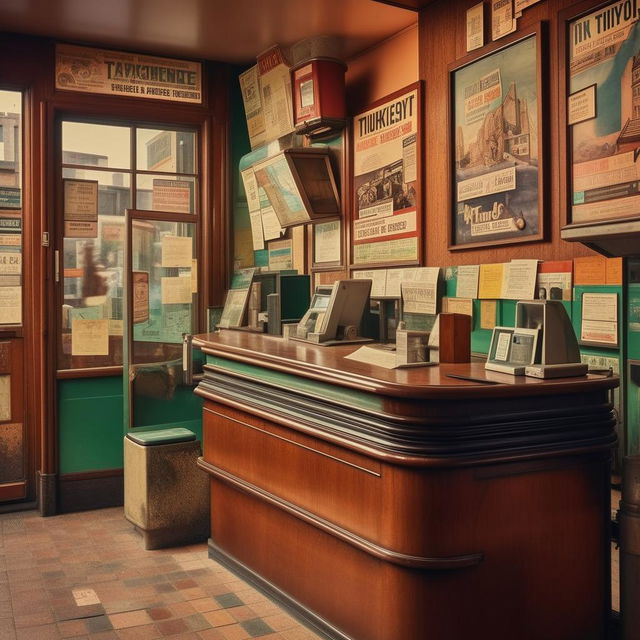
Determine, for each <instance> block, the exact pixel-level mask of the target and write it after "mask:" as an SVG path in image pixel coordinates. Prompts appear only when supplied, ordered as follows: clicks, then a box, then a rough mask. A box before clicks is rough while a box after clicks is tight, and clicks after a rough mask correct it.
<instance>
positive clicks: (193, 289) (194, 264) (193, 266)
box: [191, 259, 198, 293]
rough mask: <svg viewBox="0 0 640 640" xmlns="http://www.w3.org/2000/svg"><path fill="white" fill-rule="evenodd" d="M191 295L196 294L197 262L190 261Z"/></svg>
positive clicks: (194, 260)
mask: <svg viewBox="0 0 640 640" xmlns="http://www.w3.org/2000/svg"><path fill="white" fill-rule="evenodd" d="M191 293H198V261H197V260H196V259H193V260H192V261H191Z"/></svg>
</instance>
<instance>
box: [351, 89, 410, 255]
mask: <svg viewBox="0 0 640 640" xmlns="http://www.w3.org/2000/svg"><path fill="white" fill-rule="evenodd" d="M421 93H422V92H421V84H420V83H415V84H413V85H410V86H409V87H406V88H404V89H401V90H400V91H397V92H395V93H393V94H391V95H389V96H386V97H385V98H383V99H382V100H379V101H377V102H375V103H374V104H372V105H371V106H370V107H369V108H368V109H367V110H366V111H363V112H362V113H359V114H357V115H356V116H355V117H354V118H353V163H354V167H353V174H354V185H353V193H354V203H353V219H352V224H353V233H352V236H351V237H352V259H351V262H352V264H353V265H358V266H361V265H380V264H386V265H393V264H417V263H418V262H420V258H421V253H422V251H421V238H422V215H421V209H422V180H421V176H422V134H421V128H422V125H421V122H422V98H421Z"/></svg>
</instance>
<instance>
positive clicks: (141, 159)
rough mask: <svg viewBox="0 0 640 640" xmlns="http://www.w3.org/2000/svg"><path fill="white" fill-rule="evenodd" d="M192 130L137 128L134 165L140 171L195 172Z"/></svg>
mask: <svg viewBox="0 0 640 640" xmlns="http://www.w3.org/2000/svg"><path fill="white" fill-rule="evenodd" d="M195 150H196V134H195V132H194V131H175V130H162V129H138V130H137V154H138V157H137V159H136V167H137V168H138V169H139V170H142V171H166V172H167V173H174V172H175V173H196V151H195Z"/></svg>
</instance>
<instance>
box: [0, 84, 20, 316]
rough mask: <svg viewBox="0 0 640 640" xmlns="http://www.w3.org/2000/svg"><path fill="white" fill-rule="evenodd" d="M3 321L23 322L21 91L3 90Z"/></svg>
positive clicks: (0, 297) (0, 182) (0, 162)
mask: <svg viewBox="0 0 640 640" xmlns="http://www.w3.org/2000/svg"><path fill="white" fill-rule="evenodd" d="M0 209H1V210H2V215H1V216H0V324H21V323H22V286H21V285H22V93H21V92H20V91H0Z"/></svg>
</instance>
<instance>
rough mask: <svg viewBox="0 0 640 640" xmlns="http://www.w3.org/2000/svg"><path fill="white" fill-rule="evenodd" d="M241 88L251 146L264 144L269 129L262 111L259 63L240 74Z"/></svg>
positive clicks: (253, 147)
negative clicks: (266, 126)
mask: <svg viewBox="0 0 640 640" xmlns="http://www.w3.org/2000/svg"><path fill="white" fill-rule="evenodd" d="M240 89H241V91H242V101H243V102H244V112H245V116H246V119H247V129H248V131H249V141H250V144H251V148H252V149H255V148H256V147H260V146H262V145H263V144H264V143H265V142H266V141H267V135H266V134H267V131H266V128H265V123H264V113H263V111H262V97H261V92H260V80H259V78H258V65H255V66H253V67H251V68H250V69H247V70H246V71H245V72H244V73H241V74H240Z"/></svg>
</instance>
